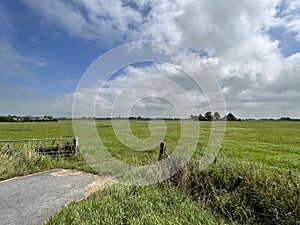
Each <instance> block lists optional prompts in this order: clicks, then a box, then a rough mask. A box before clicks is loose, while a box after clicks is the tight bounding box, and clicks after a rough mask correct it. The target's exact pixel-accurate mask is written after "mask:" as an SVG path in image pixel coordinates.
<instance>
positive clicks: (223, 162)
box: [171, 158, 300, 225]
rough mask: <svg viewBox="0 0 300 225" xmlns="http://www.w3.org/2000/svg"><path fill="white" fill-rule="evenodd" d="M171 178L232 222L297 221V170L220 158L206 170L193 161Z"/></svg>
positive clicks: (299, 183)
mask: <svg viewBox="0 0 300 225" xmlns="http://www.w3.org/2000/svg"><path fill="white" fill-rule="evenodd" d="M171 180H172V181H173V183H174V184H175V185H176V186H179V187H180V188H182V189H183V190H184V191H186V192H187V193H189V194H190V196H191V198H192V199H193V200H194V201H197V202H198V201H200V202H203V203H204V204H205V205H206V206H208V207H211V208H212V209H214V210H215V211H217V212H219V213H220V214H221V215H223V216H224V217H225V218H227V219H229V220H231V221H236V222H239V223H241V224H282V225H284V224H291V225H292V224H300V196H299V194H300V176H299V173H296V172H291V171H290V172H284V171H281V170H279V169H278V168H269V169H267V168H266V167H264V166H262V165H260V164H258V163H255V162H249V161H241V160H236V161H235V160H232V159H228V158H227V159H225V158H223V159H219V161H218V162H217V163H216V164H214V165H212V166H211V167H210V168H209V169H207V170H205V171H199V169H198V163H195V162H194V163H193V162H192V163H190V164H189V165H187V166H185V167H184V168H183V169H182V170H181V171H180V173H178V174H177V175H176V176H175V177H173V178H172V179H171Z"/></svg>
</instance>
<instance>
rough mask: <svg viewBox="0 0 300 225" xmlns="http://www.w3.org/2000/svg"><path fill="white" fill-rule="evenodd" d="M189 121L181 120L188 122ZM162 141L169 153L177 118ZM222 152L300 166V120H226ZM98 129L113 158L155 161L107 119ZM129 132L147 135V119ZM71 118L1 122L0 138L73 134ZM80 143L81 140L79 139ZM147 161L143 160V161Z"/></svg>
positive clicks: (203, 136)
mask: <svg viewBox="0 0 300 225" xmlns="http://www.w3.org/2000/svg"><path fill="white" fill-rule="evenodd" d="M191 122H192V121H183V123H191ZM166 124H167V128H168V130H167V135H166V137H165V139H164V141H165V142H166V144H167V149H168V151H169V152H172V151H173V149H174V147H175V146H176V145H177V144H178V140H179V138H180V129H181V124H180V121H166ZM210 126H211V124H210V122H200V133H199V142H198V145H197V148H198V149H197V151H196V152H199V151H203V150H204V148H205V146H206V144H207V141H208V137H209V134H210ZM226 126H227V128H226V134H225V138H224V140H223V144H222V149H221V151H225V152H226V153H227V155H230V156H231V157H236V158H238V159H241V160H249V161H255V162H257V163H261V164H263V165H266V166H273V167H277V168H279V169H283V170H299V169H300V163H299V162H300V122H277V121H267V122H265V121H251V122H227V124H226ZM96 127H97V131H98V133H99V136H100V138H101V140H102V141H103V143H104V145H105V147H106V148H107V149H108V150H109V151H110V152H111V153H112V154H113V155H115V156H116V157H118V158H120V159H121V160H125V161H127V162H131V163H136V164H148V163H153V162H154V161H155V160H157V156H158V148H159V143H157V148H155V149H154V150H152V151H149V152H139V151H134V150H131V149H130V148H128V147H126V146H124V145H123V144H122V143H121V142H120V141H119V140H118V138H117V137H116V135H115V133H114V130H113V128H112V125H111V122H110V121H105V120H104V121H97V122H96ZM130 128H131V130H132V133H133V134H134V135H135V136H136V137H138V138H140V139H145V138H147V137H148V136H149V135H150V130H149V121H130ZM73 136H74V134H73V128H72V123H71V121H60V122H57V123H0V140H3V139H4V140H5V139H16V140H18V139H31V138H54V137H55V138H60V137H73ZM79 142H80V140H79ZM198 150H199V151H198ZM145 160H146V161H145Z"/></svg>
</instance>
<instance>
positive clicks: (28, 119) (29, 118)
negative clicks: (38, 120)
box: [23, 116, 33, 122]
mask: <svg viewBox="0 0 300 225" xmlns="http://www.w3.org/2000/svg"><path fill="white" fill-rule="evenodd" d="M32 121H33V119H32V117H31V116H25V117H24V118H23V122H32Z"/></svg>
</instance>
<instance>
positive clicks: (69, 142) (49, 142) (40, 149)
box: [0, 137, 78, 157]
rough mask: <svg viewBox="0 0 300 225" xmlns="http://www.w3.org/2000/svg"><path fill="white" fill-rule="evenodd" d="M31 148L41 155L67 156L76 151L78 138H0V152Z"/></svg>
mask: <svg viewBox="0 0 300 225" xmlns="http://www.w3.org/2000/svg"><path fill="white" fill-rule="evenodd" d="M24 150H31V151H34V152H36V153H38V154H41V155H48V156H63V157H69V156H71V155H75V154H77V153H78V138H77V137H73V138H45V139H25V140H0V153H1V154H12V153H18V152H22V151H24Z"/></svg>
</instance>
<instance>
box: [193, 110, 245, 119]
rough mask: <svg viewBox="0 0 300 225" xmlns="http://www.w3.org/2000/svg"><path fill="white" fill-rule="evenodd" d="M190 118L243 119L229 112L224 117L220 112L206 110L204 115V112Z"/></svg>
mask: <svg viewBox="0 0 300 225" xmlns="http://www.w3.org/2000/svg"><path fill="white" fill-rule="evenodd" d="M190 118H191V119H192V120H199V121H212V120H226V121H241V119H240V118H237V117H235V116H234V115H233V114H232V113H229V114H227V115H225V116H223V117H222V116H221V115H220V113H219V112H215V113H212V112H206V113H205V114H204V116H203V115H202V114H199V115H191V116H190Z"/></svg>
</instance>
